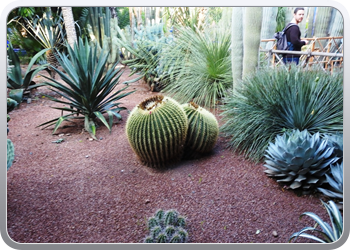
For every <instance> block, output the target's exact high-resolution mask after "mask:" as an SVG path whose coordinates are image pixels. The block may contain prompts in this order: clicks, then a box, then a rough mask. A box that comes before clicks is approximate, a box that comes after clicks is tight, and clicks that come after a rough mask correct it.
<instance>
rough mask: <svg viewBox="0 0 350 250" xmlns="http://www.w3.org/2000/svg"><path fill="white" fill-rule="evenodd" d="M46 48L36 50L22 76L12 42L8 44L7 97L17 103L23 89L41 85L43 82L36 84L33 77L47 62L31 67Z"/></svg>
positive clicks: (45, 66) (20, 99)
mask: <svg viewBox="0 0 350 250" xmlns="http://www.w3.org/2000/svg"><path fill="white" fill-rule="evenodd" d="M46 51H47V49H44V50H42V51H40V52H38V53H37V54H36V55H35V56H34V57H33V58H32V59H31V60H30V62H29V64H28V67H27V70H26V71H25V72H24V75H23V76H22V69H21V62H20V60H19V57H18V55H17V54H16V52H15V51H14V50H13V47H12V44H11V43H10V44H9V46H8V50H7V54H8V58H9V60H10V66H11V70H10V71H9V72H8V73H7V88H8V89H10V92H9V97H10V98H12V99H14V100H15V101H17V102H18V103H19V104H20V103H21V102H22V99H23V93H24V92H25V91H29V90H32V89H34V88H38V87H40V86H43V84H36V83H35V82H34V81H33V78H34V76H35V75H36V74H38V73H39V71H41V70H44V69H46V68H47V66H48V64H44V65H40V66H38V67H36V68H33V66H34V64H35V62H36V61H37V60H38V58H39V57H40V56H41V55H43V54H44V53H45V52H46Z"/></svg>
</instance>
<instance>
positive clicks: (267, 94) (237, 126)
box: [221, 66, 343, 161]
mask: <svg viewBox="0 0 350 250" xmlns="http://www.w3.org/2000/svg"><path fill="white" fill-rule="evenodd" d="M222 110H223V113H222V116H223V120H224V122H225V124H224V125H223V126H222V127H221V130H222V132H224V133H225V134H226V135H227V136H228V137H229V139H230V141H229V146H230V147H231V148H232V149H233V150H234V151H238V152H240V153H242V154H244V155H245V156H247V157H249V158H251V159H253V160H256V161H258V160H260V159H261V158H262V157H263V155H264V152H265V150H266V148H267V147H268V143H269V142H271V141H273V140H274V138H275V137H276V136H277V135H280V134H282V133H283V132H284V131H286V130H288V129H299V130H300V131H302V130H304V129H307V130H308V131H309V132H310V133H311V134H314V133H317V132H320V133H337V132H342V131H343V76H342V74H341V73H334V74H333V75H330V74H329V73H326V72H323V71H322V70H317V69H307V70H306V69H303V68H301V67H297V66H291V67H290V68H289V69H288V70H286V69H285V68H284V67H279V68H274V69H261V70H259V71H258V72H257V73H256V74H254V75H250V76H249V77H246V78H245V79H243V81H241V82H239V83H238V84H237V87H236V88H235V89H233V90H232V91H231V93H230V94H228V96H227V97H226V98H225V100H224V105H223V106H222Z"/></svg>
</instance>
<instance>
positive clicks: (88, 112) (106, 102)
mask: <svg viewBox="0 0 350 250" xmlns="http://www.w3.org/2000/svg"><path fill="white" fill-rule="evenodd" d="M67 48H68V55H66V54H61V53H59V58H58V59H59V62H60V64H61V65H62V68H63V70H64V71H65V72H66V73H64V72H63V71H60V70H59V69H57V68H53V70H55V71H56V72H57V74H58V75H59V76H60V77H61V79H62V80H63V81H64V82H65V84H62V83H60V82H58V81H56V80H55V79H53V78H48V77H45V76H43V77H45V78H47V79H49V80H50V81H49V82H45V83H44V84H46V85H48V86H50V87H52V88H53V91H54V92H56V93H57V94H58V95H59V96H61V97H63V99H61V98H60V99H57V98H54V97H49V98H50V99H51V100H52V101H55V102H57V103H62V104H65V105H66V106H65V107H57V108H56V109H58V110H61V111H62V115H61V116H60V117H58V118H55V119H53V120H50V121H48V122H45V123H43V124H41V125H39V126H46V127H48V126H51V125H55V128H54V130H53V133H55V132H56V130H57V129H58V127H59V126H60V125H61V124H62V122H63V121H65V120H67V121H70V120H72V119H83V120H84V125H85V129H86V130H87V131H88V132H89V133H90V135H91V136H92V137H93V138H94V139H96V136H95V133H96V124H95V119H96V118H98V119H99V120H100V121H101V122H103V124H104V125H105V126H106V127H107V128H108V129H109V130H111V128H112V124H113V117H114V116H115V117H117V118H118V119H121V115H120V114H119V112H120V111H121V110H125V109H126V108H125V107H120V106H119V105H120V103H119V102H117V101H119V100H120V99H122V98H124V97H125V96H127V95H129V94H131V93H133V92H134V91H131V92H127V93H125V92H124V90H126V89H127V88H128V86H125V87H124V88H121V89H118V90H115V88H116V86H117V85H118V83H119V78H120V76H121V75H122V73H123V72H120V69H115V66H116V64H117V63H116V64H115V65H114V67H112V68H111V69H109V70H107V72H104V70H105V66H106V64H107V60H108V54H109V53H108V52H107V51H102V52H101V54H100V56H99V57H97V49H96V47H95V48H94V49H93V48H92V47H90V45H89V43H88V41H87V40H85V42H84V41H83V40H82V39H81V38H80V39H79V41H78V43H76V44H75V45H74V49H73V48H71V47H70V46H69V45H68V46H67ZM64 99H65V100H64ZM63 111H65V112H68V114H65V115H63ZM105 113H107V114H108V117H109V122H107V121H106V119H105V117H104V116H103V115H104V114H105ZM79 114H82V115H83V116H82V117H81V116H78V115H79Z"/></svg>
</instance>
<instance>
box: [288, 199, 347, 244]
mask: <svg viewBox="0 0 350 250" xmlns="http://www.w3.org/2000/svg"><path fill="white" fill-rule="evenodd" d="M321 202H322V204H323V205H324V206H325V208H326V210H327V213H328V215H329V218H330V220H331V223H332V227H331V226H330V225H329V224H328V223H327V222H324V221H323V220H322V219H321V218H320V217H319V216H318V215H316V214H314V213H312V212H305V213H303V214H302V215H301V216H300V217H299V219H301V218H302V217H303V216H304V215H307V216H309V217H311V218H312V219H313V220H315V221H316V223H317V224H316V226H315V227H305V228H303V229H302V230H300V231H299V232H296V233H294V234H292V236H291V237H290V238H289V242H291V241H292V240H293V239H295V240H296V239H297V238H298V237H304V238H308V239H311V240H315V241H317V242H321V243H331V242H335V241H337V240H338V239H339V238H340V236H341V235H342V233H343V217H342V215H341V213H340V211H339V209H338V207H337V206H336V204H335V203H334V202H333V201H329V202H328V204H327V203H325V202H323V201H322V200H321ZM318 225H319V226H320V227H321V230H319V229H317V226H318ZM307 231H311V232H317V233H319V234H320V235H321V236H322V238H319V237H317V236H315V235H312V234H308V233H305V232H307Z"/></svg>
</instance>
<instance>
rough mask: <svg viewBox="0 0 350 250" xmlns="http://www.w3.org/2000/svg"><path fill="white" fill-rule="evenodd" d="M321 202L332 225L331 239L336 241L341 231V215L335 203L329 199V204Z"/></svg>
mask: <svg viewBox="0 0 350 250" xmlns="http://www.w3.org/2000/svg"><path fill="white" fill-rule="evenodd" d="M321 201H322V200H321ZM322 203H323V205H324V206H325V208H326V210H327V213H328V215H329V217H330V219H331V222H332V227H333V235H332V236H334V240H333V241H336V240H338V239H339V238H340V236H341V234H342V233H343V217H342V215H341V213H340V211H339V209H338V207H337V206H336V205H335V203H334V202H333V201H329V205H328V204H326V203H325V202H324V201H322Z"/></svg>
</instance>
